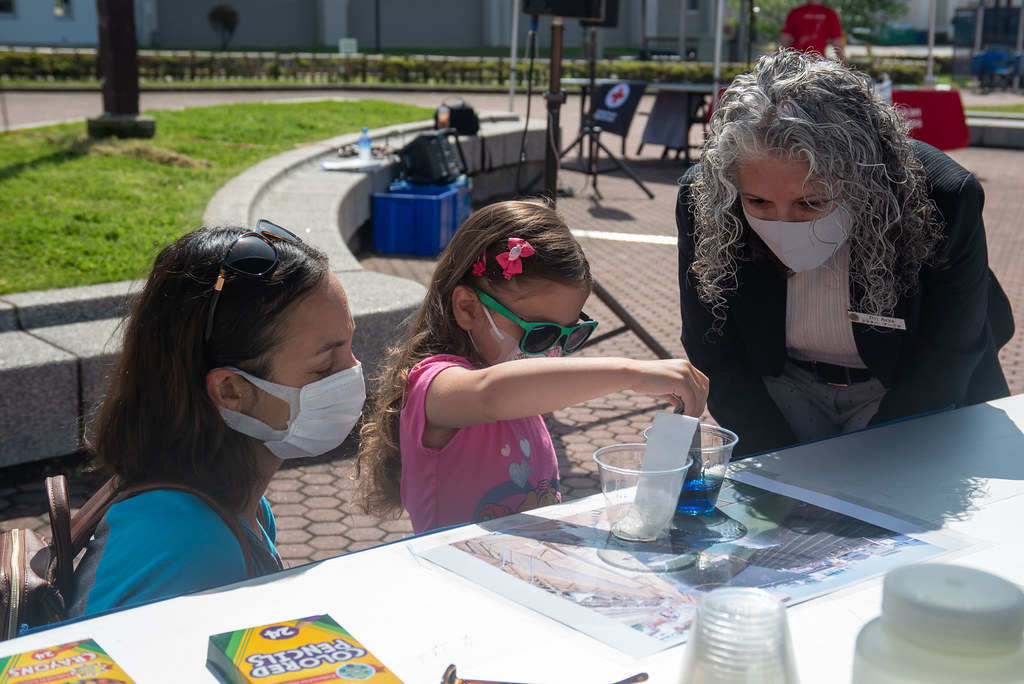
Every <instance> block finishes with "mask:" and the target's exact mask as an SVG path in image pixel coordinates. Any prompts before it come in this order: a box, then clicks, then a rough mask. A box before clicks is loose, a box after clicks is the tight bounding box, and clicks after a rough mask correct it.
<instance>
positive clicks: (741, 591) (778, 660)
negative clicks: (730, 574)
mask: <svg viewBox="0 0 1024 684" xmlns="http://www.w3.org/2000/svg"><path fill="white" fill-rule="evenodd" d="M797 681H798V678H797V673H796V663H795V662H794V660H793V649H792V645H791V642H790V639H789V625H788V623H787V621H786V608H785V606H783V605H782V602H781V601H779V600H778V599H777V598H775V597H774V596H772V595H771V594H769V593H768V592H766V591H764V590H762V589H753V588H748V587H722V588H720V589H715V590H714V591H711V592H709V593H707V594H705V595H704V596H702V597H701V598H700V600H699V601H698V602H697V613H696V616H695V618H694V621H693V625H692V626H691V627H690V641H689V644H688V645H687V651H686V663H685V665H684V667H683V676H682V678H681V679H680V680H679V684H796V683H797Z"/></svg>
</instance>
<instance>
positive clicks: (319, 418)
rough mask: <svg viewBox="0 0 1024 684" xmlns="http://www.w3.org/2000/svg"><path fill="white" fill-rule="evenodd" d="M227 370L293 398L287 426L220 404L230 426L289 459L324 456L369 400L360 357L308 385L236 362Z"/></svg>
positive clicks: (338, 442) (289, 399) (341, 439)
mask: <svg viewBox="0 0 1024 684" xmlns="http://www.w3.org/2000/svg"><path fill="white" fill-rule="evenodd" d="M226 370H229V371H232V372H233V373H238V374H239V375H241V376H242V377H243V378H245V379H246V380H248V381H249V382H251V383H252V384H253V385H255V386H256V387H259V388H260V389H261V390H263V391H264V392H266V393H267V394H270V395H272V396H275V397H277V398H278V399H281V400H282V401H285V402H287V403H288V407H289V409H290V414H289V415H290V417H289V419H288V427H287V428H285V429H284V430H275V429H274V428H272V427H270V426H269V425H267V424H266V423H264V422H263V421H261V420H257V419H256V418H253V417H252V416H247V415H245V414H244V413H238V412H237V411H231V410H230V409H226V408H224V407H222V406H218V407H217V410H218V411H219V412H220V415H221V418H223V419H224V423H225V424H226V425H227V426H228V427H229V428H231V429H232V430H234V431H236V432H241V433H242V434H243V435H248V436H249V437H252V438H253V439H258V440H260V441H261V442H263V443H264V444H265V445H266V446H267V448H268V449H269V450H270V453H272V454H274V455H275V456H277V457H278V458H280V459H284V460H287V459H291V458H305V457H307V456H319V455H321V454H325V453H327V452H328V451H330V450H331V449H334V448H335V447H337V446H340V445H341V443H342V442H344V441H345V437H347V436H348V433H349V432H351V431H352V428H353V426H355V424H356V421H357V420H359V415H360V413H362V410H363V402H364V401H365V400H366V385H365V384H364V383H363V366H362V364H361V363H356V365H355V366H353V367H352V368H347V369H345V370H343V371H339V372H337V373H335V374H333V375H329V376H327V377H326V378H324V379H322V380H317V381H316V382H311V383H310V384H308V385H305V386H303V387H289V386H287V385H279V384H277V383H276V382H270V381H269V380H263V379H262V378H257V377H255V376H253V375H250V374H248V373H246V372H245V371H243V370H239V369H237V368H231V367H226Z"/></svg>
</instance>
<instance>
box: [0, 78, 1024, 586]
mask: <svg viewBox="0 0 1024 684" xmlns="http://www.w3.org/2000/svg"><path fill="white" fill-rule="evenodd" d="M331 94H332V95H342V94H344V95H346V96H358V95H359V94H356V93H331ZM80 95H81V98H80V99H74V97H73V96H74V94H68V95H65V98H67V97H72V100H74V101H72V100H68V99H65V100H59V98H53V99H52V100H50V101H49V102H48V104H47V105H46V106H44V107H43V109H42V112H43V113H41V114H37V117H38V118H37V119H36V120H37V121H46V120H52V119H55V118H57V117H55V116H49V115H48V114H47V112H50V111H61V112H62V116H74V115H80V116H87V115H92V112H90V111H86V112H82V113H81V114H79V113H78V112H77V111H76V107H79V108H81V107H83V106H87V107H91V106H95V105H94V102H93V101H94V100H95V99H96V98H97V97H98V96H97V95H95V94H80ZM202 96H203V97H204V98H208V95H207V94H202ZM307 96H308V95H307ZM369 96H372V97H378V98H381V99H384V98H386V99H394V100H399V101H408V102H415V103H417V104H428V105H433V104H434V103H435V101H438V102H439V101H440V99H441V95H440V94H430V95H425V94H423V93H417V94H410V93H399V94H389V93H373V94H372V95H369ZM7 97H8V106H9V107H10V108H11V109H12V112H13V111H21V109H18V108H19V107H22V105H23V103H26V102H28V99H27V94H15V93H8V95H7ZM165 97H166V96H165V95H163V94H148V93H144V94H143V109H146V108H159V107H160V106H187V105H191V104H198V102H193V101H192V100H191V99H190V97H191V96H190V95H189V94H187V93H185V94H175V95H174V96H173V100H171V99H170V98H166V99H162V98H165ZM466 97H467V99H468V100H469V101H470V102H471V103H472V104H474V105H475V106H476V107H477V109H494V110H504V109H506V108H507V104H508V98H507V96H503V95H480V94H471V95H467V96H466ZM19 98H26V99H25V100H21V99H19ZM1006 99H1007V98H1006V97H1002V98H1001V99H1000V101H1004V100H1006ZM1011 99H1016V100H1017V101H1024V98H1022V97H1019V96H1011ZM965 100H966V101H968V103H969V102H970V101H971V98H970V95H969V94H966V93H965ZM205 101H206V100H205V99H204V102H205ZM982 101H984V102H989V101H991V100H985V99H984V98H982ZM58 102H62V103H63V104H62V105H61V107H62V108H60V109H53V107H55V106H58ZM83 102H84V103H87V104H83ZM165 103H170V104H165ZM24 107H25V108H27V107H28V105H27V104H26V105H24ZM649 108H650V105H649V101H648V102H647V104H646V106H644V105H642V106H641V108H640V109H641V111H644V110H645V109H646V110H649ZM516 110H517V111H519V113H524V112H525V99H524V98H521V97H520V98H517V103H516ZM578 112H579V108H578V101H577V100H575V99H573V98H571V99H570V102H569V103H568V104H567V105H566V106H565V107H563V109H562V123H563V125H564V127H565V133H564V139H565V140H567V141H568V140H571V139H572V137H573V136H574V135H575V132H576V127H577V125H578V121H577V119H578ZM543 113H544V110H543V104H542V101H541V100H540V98H539V96H538V97H536V98H535V99H534V104H533V110H532V116H534V117H538V116H540V117H542V116H543ZM642 129H643V119H642V118H638V119H637V121H635V122H634V124H633V127H632V130H631V134H630V136H629V140H628V145H627V154H628V158H627V163H628V164H629V165H630V166H631V168H632V169H633V170H634V171H635V172H636V173H637V174H638V175H639V176H640V177H641V178H642V179H643V181H644V183H645V184H647V186H648V187H649V188H650V189H651V190H652V191H653V192H654V194H655V198H654V199H653V200H652V199H649V198H648V197H647V196H646V195H645V194H644V192H643V191H642V190H641V189H640V188H639V187H638V186H637V185H636V184H635V183H634V182H633V181H632V180H630V179H629V178H627V177H626V176H624V175H623V174H621V173H618V172H616V173H610V174H602V175H601V176H600V177H599V181H598V185H599V188H600V190H601V194H602V195H603V199H598V198H597V197H596V196H595V194H594V192H593V190H592V187H590V186H589V185H588V181H589V178H588V177H587V176H586V175H584V174H582V173H580V172H579V171H577V170H574V168H575V161H574V160H573V159H572V158H571V157H568V158H567V159H566V160H565V163H566V167H565V168H564V169H563V171H562V173H561V174H560V187H561V188H564V189H571V190H572V191H573V195H572V196H571V197H565V198H562V199H560V200H559V201H558V208H559V210H560V211H561V212H562V213H563V215H564V216H565V217H566V219H567V220H568V222H569V224H570V225H571V226H573V227H574V228H575V229H578V230H585V231H588V232H587V233H586V236H585V237H581V238H580V241H581V243H582V245H583V247H584V249H585V250H586V252H587V255H588V257H589V259H590V261H591V264H592V268H593V272H594V274H595V276H596V278H597V279H598V280H599V282H601V283H602V284H603V285H604V286H605V287H606V288H607V289H608V290H609V292H610V293H611V294H612V296H614V297H615V298H616V299H617V300H618V301H619V302H620V303H621V304H622V305H623V306H624V307H625V308H626V310H627V311H629V312H630V313H631V314H632V315H633V316H635V317H636V319H637V320H638V321H639V322H640V324H641V325H643V326H644V327H645V329H646V330H647V331H648V332H650V333H651V334H652V335H653V336H654V337H655V339H657V340H658V341H659V342H660V343H661V344H662V345H663V346H665V347H666V348H667V349H668V350H669V351H670V352H671V353H673V354H676V355H680V356H682V354H683V351H682V345H681V344H680V342H679V339H678V338H679V327H680V321H679V295H678V290H677V284H676V280H677V276H676V268H677V267H676V251H675V247H674V245H673V244H671V238H673V237H674V235H675V224H674V219H673V207H674V200H675V183H676V179H677V178H678V177H679V176H680V175H681V174H682V172H683V171H684V170H685V166H684V165H683V163H682V162H676V161H672V160H660V159H659V158H658V156H659V154H660V149H658V148H656V147H653V146H648V147H647V148H646V149H645V150H644V154H643V156H642V157H640V158H637V157H636V156H635V155H634V151H635V150H636V146H637V145H636V143H637V142H638V141H639V136H640V132H641V131H642ZM698 134H699V131H695V133H694V136H695V138H694V141H695V142H696V141H697V138H696V136H697V135H698ZM605 143H606V144H607V145H608V146H609V147H610V148H611V149H613V150H615V151H616V152H618V150H619V149H620V148H619V140H618V138H617V137H616V136H610V135H607V136H606V137H605ZM950 155H951V156H952V157H953V158H954V159H956V160H957V161H958V162H959V163H960V164H962V165H963V166H965V167H966V168H968V169H970V170H971V171H973V172H974V173H975V174H976V175H977V176H978V178H979V179H980V180H981V181H982V183H983V184H984V187H985V191H986V196H987V203H986V207H985V214H984V217H985V222H986V226H987V230H988V238H989V254H990V260H991V263H992V268H993V270H994V271H995V272H996V274H997V275H998V277H999V279H1000V281H1001V282H1002V284H1003V286H1004V288H1005V289H1006V291H1007V293H1008V294H1009V296H1010V299H1011V301H1012V302H1013V303H1014V305H1015V306H1014V308H1015V317H1016V319H1017V325H1018V329H1020V328H1021V317H1022V312H1024V268H1022V265H1024V239H1022V238H1021V236H1020V235H1019V225H1020V217H1021V216H1022V215H1024V193H1021V192H1020V178H1021V176H1022V175H1024V152H1020V151H1011V150H998V149H980V148H969V149H963V150H954V151H952V152H951V153H950ZM606 166H608V168H611V164H610V163H607V162H606ZM623 233H625V234H633V235H635V236H636V237H635V238H633V240H625V239H621V235H620V236H619V239H607V238H614V237H615V236H613V235H610V234H623ZM646 236H655V237H654V238H648V237H646ZM658 238H661V240H659V239H658ZM666 243H667V244H666ZM360 258H361V260H362V263H363V266H364V267H365V268H367V269H371V270H375V271H380V272H384V273H389V274H393V275H398V276H402V277H406V278H411V279H413V280H418V281H421V282H423V281H425V280H426V278H427V277H428V276H429V273H430V271H431V269H432V266H433V260H432V259H430V258H423V257H403V256H396V255H380V254H365V255H360ZM587 312H588V313H589V314H591V315H592V316H593V317H594V318H596V319H598V320H599V321H601V323H602V330H608V329H612V328H615V327H617V326H618V322H617V321H616V320H615V317H614V315H612V314H611V312H610V311H609V309H608V307H607V306H606V305H605V304H604V303H602V302H601V301H599V300H598V298H597V297H591V300H590V301H589V302H588V304H587ZM1022 340H1024V336H1022V335H1021V334H1018V335H1016V336H1015V337H1014V339H1013V340H1012V341H1011V342H1010V344H1008V345H1007V347H1006V348H1005V349H1004V350H1003V351H1002V353H1001V359H1002V361H1003V366H1004V369H1005V370H1006V373H1007V376H1008V379H1009V382H1010V387H1011V391H1012V392H1013V393H1015V394H1016V393H1021V392H1024V343H1022ZM580 353H581V354H588V355H621V356H629V357H634V358H654V356H655V355H654V354H653V353H652V352H651V351H650V350H649V349H648V348H647V347H646V346H644V345H643V344H642V343H641V341H640V340H639V338H637V337H636V336H635V335H633V334H631V333H624V334H621V335H618V336H616V337H613V338H611V339H609V340H606V341H604V342H602V343H600V344H597V345H594V346H592V347H589V348H587V349H585V350H584V351H582V352H580ZM659 408H661V406H660V405H659V404H658V402H655V401H653V400H651V399H648V398H646V397H638V396H634V395H632V394H628V393H616V394H613V395H610V396H607V397H604V398H601V399H596V400H593V401H589V402H586V403H584V404H580V405H578V406H573V407H569V408H566V409H563V410H561V411H555V412H554V413H553V414H551V415H550V416H549V417H548V423H549V426H550V428H551V433H552V437H553V440H554V443H555V447H556V449H557V450H558V453H559V466H560V468H561V477H562V488H563V496H564V498H565V499H567V500H568V499H575V498H579V497H582V496H586V495H588V494H592V493H595V492H597V491H599V490H598V482H597V476H596V468H595V466H594V464H593V461H592V459H591V454H592V453H593V451H594V449H595V448H597V447H599V446H603V445H605V444H611V443H614V442H625V441H634V440H639V439H642V436H641V431H642V430H643V428H644V427H646V426H647V425H649V424H650V422H651V420H652V416H653V414H654V412H655V411H656V410H658V409H659ZM740 437H741V439H742V435H741V436H740ZM351 453H352V448H351V445H347V446H343V447H342V448H341V449H339V450H338V452H336V453H333V454H330V455H328V456H324V457H321V458H319V459H311V460H308V461H302V462H293V463H287V464H285V467H284V468H282V469H281V471H280V472H279V474H278V476H277V477H276V478H275V479H274V481H273V482H272V484H271V487H270V490H269V493H268V497H269V499H270V500H271V502H272V504H273V507H274V511H275V514H276V517H277V523H278V528H279V537H278V542H279V550H280V552H281V555H282V556H283V558H284V559H285V562H286V564H287V565H289V566H294V565H298V564H301V563H305V562H307V561H312V560H318V559H322V558H326V557H330V556H334V555H338V554H341V553H346V552H348V551H354V550H358V549H361V548H365V547H368V546H373V545H376V544H379V543H382V542H386V541H391V540H395V539H400V538H402V537H404V536H406V535H408V534H410V533H411V527H410V525H409V522H408V519H407V518H405V517H403V518H401V519H398V520H389V521H378V520H374V519H372V518H369V517H367V516H365V515H360V514H358V513H353V512H352V511H351V510H350V509H349V505H348V502H349V501H350V500H351V494H352V491H353V489H354V484H355V483H354V480H353V477H354V463H353V459H352V458H351ZM51 465H54V466H56V467H59V468H70V467H71V466H72V465H73V463H72V462H71V460H70V459H63V460H60V461H55V462H53V463H52V464H51ZM4 475H5V477H4V478H3V483H2V484H0V520H3V521H4V522H3V523H0V527H3V528H9V527H14V526H34V527H37V528H39V529H45V527H46V526H45V524H44V522H43V519H42V502H43V500H44V498H43V492H42V486H41V485H42V482H41V479H42V477H41V476H40V475H39V474H38V472H31V473H29V472H27V470H26V469H23V468H22V469H8V470H7V471H6V472H5V473H4ZM95 485H96V480H95V478H89V477H76V478H74V480H73V482H72V496H73V500H74V503H75V505H79V504H80V503H81V501H82V500H83V499H84V497H85V496H86V495H87V494H88V493H89V492H90V491H91V489H92V488H93V487H94V486H95Z"/></svg>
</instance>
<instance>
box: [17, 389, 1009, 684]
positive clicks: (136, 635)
mask: <svg viewBox="0 0 1024 684" xmlns="http://www.w3.org/2000/svg"><path fill="white" fill-rule="evenodd" d="M1022 428H1024V395H1020V396H1017V397H1011V398H1007V399H1002V400H998V401H994V402H991V403H990V404H983V405H980V406H974V407H969V408H965V409H960V410H957V411H949V412H944V413H941V414H936V415H931V416H926V417H922V418H917V419H913V420H907V421H904V422H901V423H896V424H893V425H889V426H884V427H880V428H875V429H872V430H866V431H863V432H858V433H853V434H850V435H844V436H842V437H837V438H833V439H829V440H825V441H821V442H817V443H814V444H807V445H803V446H800V447H794V448H791V449H787V450H783V451H779V452H775V453H771V454H766V455H762V456H759V457H757V458H754V459H748V460H745V461H741V462H738V463H736V464H734V465H733V466H732V467H733V468H735V469H737V470H740V469H742V470H747V471H752V472H756V473H759V474H761V475H765V476H768V477H772V478H774V479H777V480H781V481H785V482H789V483H792V484H794V485H797V486H800V487H805V488H808V489H812V490H816V491H819V492H823V493H826V494H830V495H833V496H836V497H837V498H840V499H844V500H847V501H850V502H853V503H856V504H860V505H864V506H868V507H870V508H874V509H877V510H881V511H884V512H887V513H890V514H894V515H896V516H898V517H901V518H903V519H908V520H911V521H914V522H918V523H919V524H922V525H924V526H925V527H928V528H931V529H941V530H942V532H943V533H944V534H950V535H954V536H958V537H960V538H962V539H968V540H970V541H971V542H972V544H971V546H970V548H969V549H967V550H966V551H960V552H957V553H954V554H948V555H944V556H942V557H940V558H939V559H938V560H939V562H955V563H958V564H962V565H967V566H971V567H976V568H980V569H983V570H987V571H990V572H994V573H996V574H998V575H1000V576H1002V577H1004V578H1006V579H1008V580H1010V581H1012V582H1015V583H1016V584H1018V585H1021V586H1024V544H1021V543H1020V541H1021V525H1022V521H1024V431H1022ZM741 438H742V436H741ZM593 503H594V502H593V501H589V502H588V501H587V500H582V501H579V502H570V503H568V504H562V505H561V506H558V507H548V508H546V509H541V510H539V511H533V512H532V513H533V514H534V515H538V514H543V515H546V516H549V517H555V516H561V515H564V514H565V513H566V512H567V511H568V510H571V509H573V508H584V507H587V506H590V505H593ZM477 531H480V530H478V528H476V527H475V526H467V527H463V528H457V529H455V530H449V531H446V532H442V533H438V534H435V535H430V536H427V537H420V538H414V539H411V540H406V541H403V542H400V543H396V544H391V545H388V546H382V547H376V548H372V549H368V550H366V551H361V552H358V553H352V554H349V555H346V556H341V557H338V558H334V559H330V560H327V561H322V562H320V563H315V564H311V565H306V566H302V567H299V568H294V569H291V570H287V571H285V572H283V573H279V574H276V575H273V576H271V577H265V578H258V579H254V580H249V581H246V582H242V583H239V584H236V585H232V586H230V587H226V588H223V589H220V590H215V591H209V592H204V593H201V594H196V595H191V596H184V597H179V598H175V599H170V600H166V601H161V602H157V603H153V604H150V605H147V606H141V607H138V608H133V609H129V610H125V611H121V612H119V613H113V614H110V615H106V616H102V617H98V618H93V619H91V620H84V621H80V622H77V623H71V624H66V625H62V626H58V627H54V628H52V629H49V630H46V631H43V632H39V633H36V634H31V635H29V636H25V637H22V638H20V639H15V640H12V641H8V642H4V643H2V644H0V656H5V655H10V654H13V653H18V652H21V651H28V650H35V649H39V648H43V647H46V646H52V645H56V644H61V643H65V642H69V641H72V640H76V639H82V638H93V639H95V640H96V641H97V642H98V643H99V645H100V646H101V647H102V648H103V649H104V650H106V651H107V653H109V654H110V655H111V657H113V658H114V659H115V660H116V661H117V662H118V663H119V664H120V665H121V666H122V667H123V668H124V669H125V671H126V672H128V673H129V675H131V676H132V677H133V678H134V679H135V680H136V681H138V682H142V683H144V684H148V683H149V682H156V683H159V682H194V683H201V682H213V681H215V679H214V678H213V676H212V675H211V674H209V672H208V671H207V670H206V652H207V640H208V638H209V636H210V635H211V634H216V633H220V632H225V631H229V630H234V629H240V628H244V627H250V626H255V625H260V624H265V623H270V622H275V621H278V620H287V619H294V618H300V617H306V616H309V615H316V614H320V613H329V614H330V615H331V616H332V617H334V618H335V619H336V620H337V621H338V622H339V623H340V624H341V625H342V626H344V627H345V628H346V629H348V630H349V631H350V632H351V633H352V634H353V635H354V636H355V637H356V638H357V639H359V640H360V641H362V643H363V645H364V646H366V647H367V648H368V649H370V650H371V651H372V652H373V653H374V654H375V655H376V656H377V657H378V658H380V659H381V660H382V661H383V662H384V663H385V664H386V665H387V666H388V667H389V668H390V669H391V670H392V671H394V672H395V674H396V675H397V676H399V677H400V678H402V679H403V680H404V681H406V682H416V683H418V682H424V683H426V682H429V683H431V684H436V683H437V682H438V681H440V678H441V674H442V672H443V671H444V669H445V667H446V666H447V665H448V664H449V663H455V664H456V665H457V666H458V673H459V676H460V677H463V678H474V679H491V680H500V681H506V682H526V683H530V684H544V683H545V682H550V683H555V682H560V683H562V682H586V683H588V684H591V683H592V684H602V683H603V682H607V683H608V684H611V683H612V682H615V681H617V680H619V679H623V678H625V677H628V676H630V675H633V674H635V673H637V672H640V671H646V672H648V673H649V674H650V675H651V679H650V681H651V682H654V683H656V684H658V683H666V684H674V683H675V682H677V681H678V676H679V672H680V668H681V666H682V663H683V660H684V658H685V656H686V646H685V645H682V646H677V647H675V648H670V649H667V650H664V651H662V652H660V653H657V654H655V655H653V656H649V657H646V658H643V659H638V660H637V659H633V658H631V657H629V656H627V655H625V654H623V653H621V652H619V651H617V650H615V649H613V648H609V647H607V646H605V645H603V644H601V643H600V642H598V641H595V640H593V639H591V638H590V637H588V636H585V635H583V634H582V633H580V632H577V631H575V630H573V629H571V628H569V627H566V626H564V625H562V624H560V623H558V622H556V621H554V620H552V619H550V618H547V617H545V616H542V615H540V614H538V613H535V612H534V611H532V610H530V609H528V608H526V607H524V606H522V605H520V604H518V603H515V602H513V601H511V600H509V599H507V598H505V597H503V596H501V595H498V594H497V593H495V592H492V591H490V590H488V589H486V588H483V587H481V586H479V585H477V584H474V583H473V582H470V581H468V580H465V579H462V578H461V577H459V576H458V575H455V574H453V573H451V572H448V571H447V570H445V569H443V568H440V567H438V566H435V565H433V564H431V563H429V562H427V561H425V560H423V559H421V558H419V557H418V556H416V555H415V554H414V553H413V551H412V549H413V548H415V547H416V546H417V545H422V544H430V545H434V544H436V543H440V542H442V541H444V540H446V539H449V538H451V539H454V538H456V537H460V536H467V535H469V534H472V533H475V532H477ZM880 606H881V579H880V578H876V579H873V580H868V581H865V582H861V583H859V584H855V585H851V586H849V587H847V588H845V589H843V590H840V591H838V592H835V593H833V594H831V595H828V596H825V597H822V598H818V599H814V600H811V601H808V602H805V603H801V604H799V605H795V606H792V607H790V608H789V609H788V610H787V614H788V616H789V625H790V631H791V634H792V639H793V644H794V650H795V655H796V659H797V664H798V668H799V672H800V677H801V681H802V682H804V684H808V683H812V684H813V683H816V682H848V681H849V680H850V672H851V668H852V661H853V645H854V640H855V638H856V635H857V632H858V631H859V630H860V628H861V626H862V625H863V624H864V623H866V622H867V621H868V620H870V619H872V618H873V617H875V616H877V615H878V613H879V611H880Z"/></svg>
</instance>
